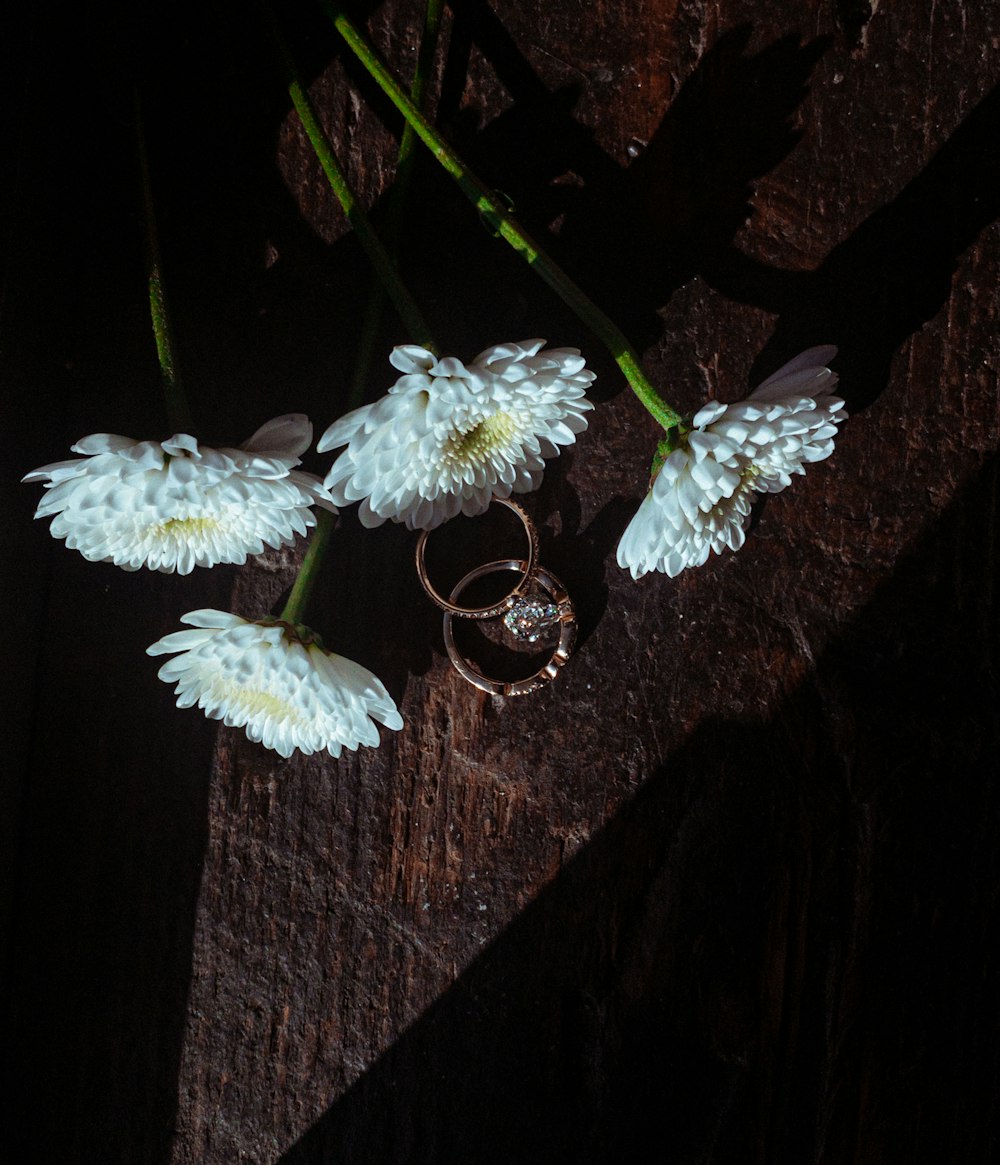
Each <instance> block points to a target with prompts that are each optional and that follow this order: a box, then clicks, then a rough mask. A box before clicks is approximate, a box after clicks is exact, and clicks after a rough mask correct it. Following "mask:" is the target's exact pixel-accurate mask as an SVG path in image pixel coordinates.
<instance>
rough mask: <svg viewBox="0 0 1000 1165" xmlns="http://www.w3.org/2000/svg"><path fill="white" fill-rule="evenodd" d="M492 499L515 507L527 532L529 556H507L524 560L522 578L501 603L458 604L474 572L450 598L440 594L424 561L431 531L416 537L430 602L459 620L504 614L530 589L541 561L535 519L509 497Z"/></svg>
mask: <svg viewBox="0 0 1000 1165" xmlns="http://www.w3.org/2000/svg"><path fill="white" fill-rule="evenodd" d="M493 501H495V502H499V503H500V505H502V506H506V507H507V509H508V510H513V511H514V513H515V514H517V516H518V517H519V518H520V519H521V523H522V525H523V526H524V529H525V531H526V532H527V535H528V557H527V558H526V559H508V561H510V562H514V561H518V562H523V570H522V572H521V577H520V578H519V579H518V581H517V584H516V586H515V587H514V589H513V590H512V591H511V592H510V593H509V594H507V595H504V597H503V598H502V599H500V600H499V602H496V603H491V604H490V605H489V606H488V607H459V606H456V604H455V602H454V600H455V599H456V597H457V596H458V594H459V593H460V592H461V590H462V588H463V587H464V586H465V584H466V583H469V582H471V581H472V576H471V575H466V576H465V578H464V579H462V581H461V582H460V583H459V584H458V586H457V587H456V588H455V589H454V590H453V591H452V594H451V599H450V600H449V599H446V598H444V597H443V596H442V595H439V594H438V592H437V591H436V590H435V589H434V587H433V585H432V584H431V580H430V578H429V577H428V575H427V564H426V562H425V561H424V554H425V553H426V550H427V539H428V537H429V536H430V533H431V532H430V530H421V531H420V537H419V538H418V539H417V577H418V578H419V579H420V585H421V586H422V587H423V588H424V590H425V591H426V592H427V595H428V597H429V598H430V599H431V601H432V602H434V603H436V604H437V605H438V606H439V607H440V608H441V610H442V611H446V612H447V613H448V614H449V615H457V616H458V618H459V619H495V618H496V617H497V616H498V615H502V614H503V613H504V612H505V611H507V610H509V608H510V607H511V605H512V604H513V603H514V602H515V601H516V600H517V598H518V597H519V596H520V595H522V594H524V593H525V592H526V591H528V590H530V589H531V582H532V579H533V578H534V577H535V573H536V570H537V564H538V531H537V530H536V529H535V524H534V522H532V520H531V519H530V518H529V517H528V515H527V513H525V511H524V510H523V509H522V508H521V507H520V506H519V505H518V504H517V502H514V501H511V499H510V498H496V497H495V498H493ZM480 569H481V568H480ZM489 573H492V572H489ZM476 577H477V578H481V577H482V576H481V575H476Z"/></svg>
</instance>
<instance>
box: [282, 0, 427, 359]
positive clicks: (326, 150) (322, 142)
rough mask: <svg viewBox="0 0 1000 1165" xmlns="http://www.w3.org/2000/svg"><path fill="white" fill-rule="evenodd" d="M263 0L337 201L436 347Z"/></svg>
mask: <svg viewBox="0 0 1000 1165" xmlns="http://www.w3.org/2000/svg"><path fill="white" fill-rule="evenodd" d="M262 2H263V7H264V11H265V15H266V17H267V19H268V23H269V25H270V28H271V33H272V35H273V37H274V41H275V45H276V47H277V50H278V56H279V58H280V60H281V65H282V68H283V70H284V73H285V83H286V85H287V86H288V94H289V96H290V97H291V99H292V104H293V105H294V106H295V110H296V112H297V113H298V115H299V117H300V118H301V119H302V125H303V127H304V128H305V131H306V134H307V135H308V137H309V141H310V142H311V143H312V147H313V149H314V150H315V152H316V156H317V158H318V159H319V162H320V165H321V166H322V167H323V172H324V173H325V174H326V177H327V181H328V182H329V183H330V186H331V188H332V189H333V192H334V194H335V195H336V196H337V201H338V202H339V203H340V205H341V207H342V208H343V211H344V214H345V215H346V216H347V221H348V222H349V223H350V224H351V227H352V228H353V229H354V233H355V235H357V238H358V242H359V243H360V244H361V246H362V247H363V248H364V251H365V253H366V254H367V256H368V258H369V260H370V261H371V263H372V266H373V267H374V268H375V271H376V273H377V275H378V277H379V279H380V280H381V282H382V285H383V287H385V289H386V293H387V294H388V296H389V298H390V299H391V300H392V304H393V306H394V307H395V309H396V311H397V312H398V314H399V317H400V319H401V320H402V321H403V324H404V325H405V327H406V330H407V332H408V333H409V335H410V338H411V339H412V340H414V341H415V342H416V343H418V344H422V345H423V346H424V347H425V348H429V349H431V350H432V351H433V350H434V343H433V340H432V339H431V334H430V329H429V328H428V326H427V322H426V320H425V319H424V317H423V313H422V312H421V310H420V308H419V307H418V306H417V303H416V300H414V298H413V296H412V295H411V294H410V292H409V290H408V289H407V288H406V286H405V285H404V284H403V281H402V280H401V279H400V277H399V273H398V272H397V271H396V267H395V265H394V264H393V262H392V260H391V259H390V257H389V254H388V252H387V251H386V249H385V247H384V246H383V245H382V241H381V239H379V237H378V235H377V234H376V233H375V228H374V227H373V226H372V224H371V220H370V219H369V218H368V214H367V213H366V211H365V209H364V207H363V206H362V205H361V203H360V202H359V201H358V198H357V196H356V195H355V193H354V191H353V190H352V189H351V186H350V184H349V182H348V180H347V175H346V173H345V172H344V170H343V168H342V166H341V165H340V162H339V161H338V159H337V155H336V153H335V152H334V149H333V146H332V144H331V142H330V139H329V138H328V137H327V135H326V131H325V130H324V129H323V127H322V126H321V125H320V123H319V118H318V117H317V116H316V111H315V109H314V108H313V104H312V102H311V101H310V99H309V94H308V93H307V92H306V88H305V86H304V85H303V83H302V78H301V77H300V76H299V72H298V69H297V68H296V66H295V62H294V60H293V59H292V55H291V53H290V51H289V49H288V45H287V44H286V43H285V40H284V37H283V36H282V35H281V32H280V30H279V28H278V25H277V21H276V20H275V18H274V13H273V12H272V11H271V9H270V7H269V6H268V5H267V3H266V0H262Z"/></svg>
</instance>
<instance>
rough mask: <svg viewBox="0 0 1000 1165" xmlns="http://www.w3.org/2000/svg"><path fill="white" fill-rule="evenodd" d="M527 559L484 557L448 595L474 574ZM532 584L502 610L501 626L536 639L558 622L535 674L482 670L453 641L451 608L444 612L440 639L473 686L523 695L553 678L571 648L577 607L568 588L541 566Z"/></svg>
mask: <svg viewBox="0 0 1000 1165" xmlns="http://www.w3.org/2000/svg"><path fill="white" fill-rule="evenodd" d="M526 566H527V563H526V562H525V561H524V559H521V558H505V559H502V560H500V561H498V562H487V563H486V564H485V565H484V566H477V567H476V569H475V570H470V571H469V573H468V574H467V575H466V576H465V578H463V579H462V580H461V581H460V582H459V583H458V584H457V586H456V587H455V589H454V590H453V591H452V592H451V600H452V602H453V603H454V602H455V600H456V599H459V598H461V595H462V591H464V590H465V588H466V587H467V586H469V585H470V584H471V583H473V582H475V581H476V580H477V579H480V578H485V577H486V576H487V575H491V574H497V573H499V572H500V571H503V570H511V571H521V572H522V573H523V572H524V571H525V568H526ZM534 582H535V583H536V589H535V590H534V591H533V592H532V593H531V594H530V595H519V596H517V597H516V598H515V600H514V602H513V603H512V604H511V606H510V607H509V608H508V610H507V613H506V614H505V616H504V620H503V621H504V626H505V627H506V628H507V630H508V631H509V632H510V633H511V634H512V635H513V636H514V637H515V638H516V639H520V640H522V641H523V642H527V643H535V642H536V641H537V640H539V639H540V638H541V637H542V636H543V635H544V634H545V633H546V632H548V631H552V632H553V633H554V630H555V628H556V627H558V628H559V642H558V643H557V644H556V647H555V650H554V651H553V652H552V655H551V657H550V658H549V660H548V661H547V662H546V663H545V664H544V665H543V666H542V667H541V668H539V669H538V671H536V672H535V673H534V674H532V675H530V676H528V677H526V678H525V679H522V680H510V681H507V680H494V679H491V678H490V677H489V676H484V675H483V673H482V672H481V671H479V670H478V669H477V668H476V667H474V666H473V664H472V663H471V662H470V661H469V660H468V659H466V658H465V656H464V655H462V653H461V652H460V651H459V650H458V647H457V646H456V644H455V631H454V627H453V616H452V613H451V612H450V611H445V615H444V645H445V647H446V648H447V651H448V658H449V659H450V660H451V662H452V663H453V664H454V666H455V670H456V671H457V672H458V673H459V675H461V676H462V677H464V678H465V679H467V680H468V681H469V683H470V684H474V685H475V686H476V687H477V688H480V689H481V690H482V691H484V692H489V693H490V694H491V695H494V696H526V695H527V694H528V693H529V692H534V691H537V690H538V689H539V688H540V687H542V686H543V685H544V684H547V683H549V682H550V681H551V680H554V679H555V678H556V676H557V675H558V674H559V669H560V668H561V667H562V666H563V664H564V663H565V662H566V660H567V659H569V657H570V654H571V653H572V651H573V644H574V643H575V642H576V612H575V611H574V609H573V603H572V600H571V599H570V597H569V595H568V594H567V593H566V588H565V587H564V586H563V585H562V583H561V582H560V581H559V580H558V579H557V578H556V576H555V575H554V574H552V572H551V571H548V570H546V569H545V567H543V566H539V567H536V568H535V573H534Z"/></svg>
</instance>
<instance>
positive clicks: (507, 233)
mask: <svg viewBox="0 0 1000 1165" xmlns="http://www.w3.org/2000/svg"><path fill="white" fill-rule="evenodd" d="M320 2H321V4H322V7H323V10H324V11H325V12H326V14H327V16H329V18H330V19H331V20H332V21H333V24H334V26H335V27H336V29H337V31H338V32H339V33H340V35H341V36H342V37H343V38H344V40H345V41H346V42H347V44H348V46H349V47H350V49H351V51H352V52H353V53H354V55H355V56H356V57H357V58H358V60H359V61H360V62H361V63H362V64H363V65H364V66H365V68H366V69H367V70H368V72H369V73H370V74H371V75H372V77H373V78H374V80H375V81H376V82H377V83H378V85H379V87H380V88H381V89H382V90H383V92H384V93H385V94H386V96H387V97H388V98H389V100H390V101H392V103H393V104H394V105H395V106H396V108H397V109H398V110H399V111H400V113H402V115H403V116H404V117H405V118H406V120H407V122H408V123H409V124H410V125H411V126H413V129H414V132H415V133H416V134H417V136H418V137H419V138H420V139H421V141H423V143H424V145H425V146H427V148H428V149H429V150H430V151H431V153H432V154H433V155H434V157H435V158H436V159H437V161H438V162H439V163H440V164H441V165H442V166H443V167H444V169H445V170H446V171H447V172H448V173H449V174H450V175H451V176H452V178H454V179H455V181H456V182H457V183H458V185H459V187H460V188H461V190H462V192H463V193H464V194H465V196H466V197H467V198H468V199H469V201H470V202H472V204H473V205H474V206H475V207H476V209H477V210H478V211H479V214H480V215H481V216H482V218H483V219H484V220H485V221H486V222H487V223H488V224H489V225H490V226H491V227H492V228H493V229H494V230H495V231H496V232H497V234H499V235H500V236H501V237H502V238H504V239H505V240H506V241H507V242H508V243H509V244H510V246H512V247H513V248H514V250H515V251H517V253H518V254H519V255H520V256H521V257H522V258H523V259H524V260H525V261H526V262H527V263H528V264H529V266H531V267H532V268H534V270H535V271H536V272H537V273H538V274H539V275H540V276H541V277H542V279H544V280H545V282H546V283H548V285H549V286H550V287H551V288H552V289H553V291H555V292H556V294H557V295H559V296H560V297H561V299H562V300H563V302H564V303H566V304H567V306H568V307H570V308H571V309H572V310H573V311H574V312H575V313H576V314H577V315H578V316H579V317H580V319H581V320H583V322H584V323H585V324H586V325H587V326H588V327H589V328H590V329H591V330H592V331H593V332H594V334H595V335H596V336H597V337H598V338H599V339H600V340H601V342H602V343H603V344H604V345H605V346H606V347H607V348H608V350H609V351H610V353H611V355H612V356H613V357H614V359H615V362H616V363H617V365H618V367H619V368H620V369H621V370H622V373H623V374H624V376H625V379H626V380H627V381H628V383H629V385H630V386H631V388H632V391H633V392H634V393H635V395H636V396H637V397H638V398H639V400H640V401H642V403H643V405H645V407H646V408H647V409H648V410H649V412H650V413H651V414H652V416H653V417H654V418H655V419H656V420H657V421H658V422H659V424H661V425H662V426H663V428H664V429H671V428H673V427H674V426H675V425H678V424H679V423H680V420H681V417H680V414H679V413H677V412H676V411H675V410H674V409H672V408H671V407H670V405H668V404H667V403H666V401H664V400H663V399H662V398H661V397H660V395H659V393H658V392H657V391H656V390H655V389H654V388H653V386H652V385H651V384H650V383H649V381H648V380H647V379H646V377H645V375H644V374H643V371H642V368H641V366H640V363H639V357H638V355H637V354H636V353H635V351H634V350H633V349H632V348H631V347H630V345H629V343H628V340H627V339H626V338H625V336H624V334H623V333H622V332H621V331H620V329H619V328H618V327H617V325H616V324H614V323H613V322H612V321H611V320H610V319H609V318H608V317H607V316H606V315H605V314H604V312H602V311H601V310H600V308H599V307H597V305H596V304H595V303H594V302H593V301H592V300H591V299H590V298H589V297H588V296H587V295H585V294H584V292H583V291H582V290H581V289H580V288H579V287H578V286H577V285H576V284H575V283H574V282H573V280H572V279H570V278H569V276H568V275H567V274H566V273H565V272H564V271H563V270H562V268H561V267H559V266H558V264H556V263H555V262H554V261H553V260H552V259H551V258H550V257H549V256H548V255H547V254H546V253H545V251H543V250H542V248H541V247H540V246H539V245H538V243H536V242H535V241H534V239H532V238H531V236H530V235H528V234H527V232H526V231H524V230H523V228H522V227H520V226H519V225H518V223H517V222H516V221H515V219H514V217H513V215H512V214H511V213H510V211H509V210H508V209H507V207H505V206H504V205H503V203H502V202H501V201H500V199H499V198H498V197H497V196H496V194H495V193H494V192H493V191H492V190H490V189H489V187H487V186H486V185H485V183H483V182H482V181H481V180H480V179H479V178H477V177H476V175H475V174H473V173H472V171H471V170H469V168H468V167H467V166H466V165H465V163H464V162H463V161H462V160H461V159H460V158H459V157H458V155H457V154H456V153H455V151H454V150H453V149H452V148H451V146H449V145H448V143H447V142H446V141H445V140H444V138H443V137H442V136H441V135H440V134H439V133H438V132H437V130H436V129H435V128H434V127H433V126H432V125H431V124H430V122H429V121H428V120H427V118H425V117H424V116H423V114H422V113H421V112H420V110H419V109H417V108H416V106H415V105H414V104H413V102H412V101H411V100H410V99H409V97H408V96H407V95H406V92H405V91H404V89H403V88H402V86H401V85H400V84H399V82H398V81H397V80H396V79H395V77H393V75H392V74H391V73H390V72H389V70H388V68H387V67H386V66H385V64H384V63H383V62H382V60H381V58H380V57H379V56H378V54H377V53H376V52H375V49H374V48H373V47H372V45H371V44H370V43H369V41H368V40H367V38H366V37H365V36H364V34H363V33H362V32H361V31H360V30H359V29H358V28H357V26H356V25H355V24H354V23H353V21H352V20H351V19H350V17H349V16H348V15H347V13H346V12H345V11H344V10H343V8H342V7H340V6H339V4H337V3H336V2H335V0H320Z"/></svg>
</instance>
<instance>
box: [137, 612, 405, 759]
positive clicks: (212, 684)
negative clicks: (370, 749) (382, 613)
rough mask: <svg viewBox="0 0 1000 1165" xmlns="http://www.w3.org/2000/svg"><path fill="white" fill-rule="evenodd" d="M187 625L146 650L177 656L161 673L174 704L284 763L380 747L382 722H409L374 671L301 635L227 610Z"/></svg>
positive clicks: (200, 615) (196, 616)
mask: <svg viewBox="0 0 1000 1165" xmlns="http://www.w3.org/2000/svg"><path fill="white" fill-rule="evenodd" d="M181 622H182V623H187V624H189V625H190V629H189V630H187V631H176V632H174V633H173V634H171V635H165V636H164V637H163V638H162V639H160V640H157V642H156V643H154V644H152V645H151V646H150V647H147V648H146V652H147V654H149V655H166V654H168V653H171V652H180V653H181V654H180V655H176V656H174V658H173V659H170V660H167V662H166V663H165V664H164V665H163V666H162V667H161V668H160V670H159V672H158V673H157V674H158V675H159V677H160V679H161V680H163V681H164V683H168V684H172V683H174V682H175V681H176V683H177V687H176V688H175V692H176V695H177V706H178V707H179V708H191V707H193V706H194V705H195V704H197V705H198V707H199V708H202V709H203V710H204V712H205V715H206V716H209V717H211V718H212V719H213V720H221V721H223V723H224V724H227V725H229V726H230V727H233V728H243V729H244V730H245V731H246V734H247V736H248V737H249V738H250V739H251V740H252V741H255V742H256V743H258V744H263V745H264V746H265V747H266V748H273V749H274V750H275V752H278V753H280V754H281V755H282V756H283V757H289V756H291V755H292V753H293V752H294V751H295V749H298V750H299V751H300V752H303V753H304V754H305V755H306V756H311V755H312V754H313V753H314V752H322V751H323V750H324V749H326V751H327V752H328V753H330V754H331V755H332V756H335V757H339V756H340V753H341V750H342V749H345V748H347V749H356V748H357V747H358V745H359V744H369V745H372V746H375V745H377V744H378V743H379V734H378V729H377V728H376V727H375V725H374V723H373V721H374V720H378V721H379V722H380V723H381V724H384V725H385V726H386V728H391V729H398V728H402V726H403V720H402V717H401V716H400V715H399V712H398V711H397V709H396V705H395V704H394V703H393V700H392V697H391V696H390V695H389V693H388V692H387V691H386V690H385V688H384V687H383V685H382V682H381V681H380V680H379V679H378V678H377V677H376V676H374V675H373V674H372V673H371V672H370V671H368V669H367V668H364V667H362V666H361V665H360V664H358V663H354V662H352V661H351V660H349V659H344V657H343V656H340V655H334V654H333V653H332V652H329V651H326V650H325V649H324V648H323V647H322V646H321V645H320V643H319V642H318V641H317V640H316V639H315V637H313V636H312V634H311V633H310V632H308V631H307V630H306V629H304V628H293V627H291V626H289V625H288V624H285V623H279V622H262V623H251V622H248V621H247V620H246V619H241V618H240V617H239V615H231V614H229V613H228V612H226V611H211V610H204V611H191V612H190V613H189V614H187V615H183V616H181Z"/></svg>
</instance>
